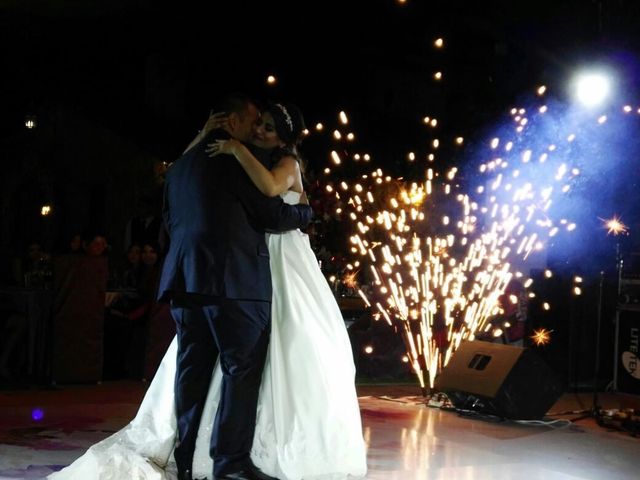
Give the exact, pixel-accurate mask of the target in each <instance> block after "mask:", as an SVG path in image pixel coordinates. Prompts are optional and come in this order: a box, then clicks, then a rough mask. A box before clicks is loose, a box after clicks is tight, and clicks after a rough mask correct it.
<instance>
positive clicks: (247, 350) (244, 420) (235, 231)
mask: <svg viewBox="0 0 640 480" xmlns="http://www.w3.org/2000/svg"><path fill="white" fill-rule="evenodd" d="M221 107H222V110H223V112H224V114H216V115H212V116H211V117H210V118H209V120H208V121H207V124H206V125H205V128H204V129H203V130H202V132H201V133H200V134H199V135H198V137H196V139H195V140H194V141H193V142H192V143H191V145H190V146H189V147H188V148H187V150H186V151H185V153H184V154H183V156H182V157H181V158H180V159H178V160H177V161H176V162H175V163H174V165H173V166H172V167H171V168H170V169H169V172H168V174H167V181H166V187H165V206H164V219H165V223H166V226H167V230H168V232H169V236H170V242H171V243H170V247H169V251H168V253H167V256H166V259H165V262H164V268H163V273H162V277H161V280H160V286H159V295H160V297H161V298H166V299H170V301H171V313H172V316H173V318H174V320H175V322H176V327H177V335H176V338H175V339H174V341H173V343H172V344H171V346H170V347H169V349H168V351H167V353H166V355H165V357H164V359H163V361H162V364H161V365H160V368H159V369H158V372H157V373H156V376H155V377H154V379H153V381H152V383H151V384H150V386H149V389H148V391H147V393H146V395H145V398H144V399H143V401H142V404H141V406H140V409H139V411H138V413H137V415H136V417H135V418H134V419H133V421H132V422H131V423H130V424H129V425H127V426H126V427H125V428H124V429H122V430H120V431H119V432H117V433H115V434H114V435H112V436H111V437H109V438H107V439H105V440H103V441H102V442H99V443H97V444H95V445H93V446H92V447H91V448H89V450H88V451H87V452H86V453H85V454H84V455H83V456H82V457H80V458H79V459H78V460H76V461H75V462H74V463H73V464H71V465H70V466H69V467H67V468H65V469H63V470H61V471H60V472H57V473H55V474H52V475H51V476H50V477H49V478H50V479H52V480H54V479H55V480H65V479H79V478H82V479H83V480H85V479H88V480H90V479H96V480H98V479H100V480H105V479H118V480H119V479H124V478H127V479H137V480H156V479H157V480H165V479H175V478H178V479H179V480H190V479H195V478H209V479H211V478H213V479H269V478H279V479H281V480H302V479H340V478H346V477H347V476H348V475H353V476H356V477H357V476H363V475H364V474H365V473H366V447H365V444H364V441H363V438H362V426H361V420H360V412H359V409H358V401H357V396H356V392H355V385H354V377H355V368H354V364H353V357H352V353H351V346H350V344H349V339H348V336H347V332H346V329H345V326H344V322H343V320H342V315H341V313H340V310H339V309H338V306H337V303H336V301H335V299H334V297H333V294H332V292H331V290H330V288H329V286H328V284H327V282H326V280H325V278H324V276H323V275H322V272H321V271H320V269H319V267H318V263H317V261H316V258H315V256H314V254H313V251H312V250H311V247H310V245H309V239H308V237H307V236H306V235H305V234H303V233H302V232H300V231H299V230H298V228H302V227H304V226H306V225H307V224H308V223H309V222H310V220H311V217H312V212H311V208H310V207H309V206H308V204H307V203H308V202H307V200H306V195H305V194H304V192H303V188H302V180H301V173H300V164H299V157H298V153H297V149H296V147H297V144H298V143H299V141H300V140H301V138H302V136H303V130H304V120H303V117H302V114H301V113H300V111H299V109H298V108H297V107H296V106H295V105H292V104H280V103H275V104H270V105H269V106H268V107H267V108H266V109H265V110H264V111H263V112H260V111H259V109H258V108H257V107H256V105H255V103H253V102H252V101H251V100H250V99H249V98H247V97H245V96H243V95H230V96H229V97H227V98H226V100H225V102H224V104H223V105H221ZM210 157H215V158H210ZM266 232H269V233H266ZM216 360H217V362H216Z"/></svg>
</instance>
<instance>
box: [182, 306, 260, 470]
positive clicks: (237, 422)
mask: <svg viewBox="0 0 640 480" xmlns="http://www.w3.org/2000/svg"><path fill="white" fill-rule="evenodd" d="M217 302H218V303H216V304H214V305H204V306H203V305H198V304H197V303H192V304H190V303H189V301H188V299H185V298H181V300H180V301H179V302H177V301H174V302H172V305H171V314H172V316H173V318H174V320H175V322H176V331H177V336H178V358H177V367H176V381H175V393H176V416H177V420H178V439H177V442H176V448H175V452H174V456H175V459H176V464H177V466H178V470H179V471H185V470H191V466H192V463H193V454H194V450H195V443H196V439H197V435H198V427H199V424H200V418H201V417H202V411H203V408H204V404H205V401H206V397H207V393H208V390H209V384H210V382H211V377H212V373H213V368H214V366H215V363H216V358H217V357H218V354H219V356H220V364H221V367H222V374H223V377H222V388H221V393H220V403H219V405H218V411H217V414H216V417H215V422H214V425H213V429H212V433H211V446H210V454H211V457H212V458H213V461H214V476H221V475H225V474H227V473H231V472H235V471H238V470H242V469H244V468H246V467H247V465H248V462H249V461H250V460H249V453H250V451H251V445H252V443H253V435H254V431H255V424H256V409H257V403H258V393H259V390H260V383H261V381H262V370H263V368H264V362H265V357H266V354H267V347H268V344H269V334H270V331H271V303H270V302H264V301H247V300H230V299H217Z"/></svg>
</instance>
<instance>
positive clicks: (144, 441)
mask: <svg viewBox="0 0 640 480" xmlns="http://www.w3.org/2000/svg"><path fill="white" fill-rule="evenodd" d="M283 199H284V200H285V201H286V202H287V203H290V204H295V203H298V201H299V199H300V194H299V193H296V192H287V193H286V194H285V195H283ZM267 243H268V246H269V254H270V257H271V261H270V262H271V277H272V281H273V303H272V321H271V340H270V344H269V350H268V353H267V360H266V364H265V368H264V373H263V377H262V385H261V387H260V398H259V401H258V414H257V420H256V432H255V436H254V440H253V447H252V450H251V458H252V460H253V462H254V463H255V464H256V465H257V466H258V467H259V468H260V469H261V470H262V471H263V472H264V473H266V474H268V475H271V476H274V477H277V478H279V479H282V480H300V479H314V480H315V479H318V480H320V479H322V480H325V479H327V480H328V479H331V480H333V479H336V480H337V479H344V478H347V476H348V475H352V476H355V477H360V476H364V475H365V474H366V469H367V467H366V447H365V443H364V440H363V438H362V425H361V420H360V411H359V408H358V400H357V396H356V391H355V385H354V377H355V367H354V364H353V357H352V353H351V345H350V343H349V338H348V336H347V331H346V328H345V325H344V322H343V319H342V315H341V313H340V310H339V309H338V305H337V303H336V301H335V299H334V297H333V294H332V292H331V290H330V288H329V286H328V284H327V282H326V280H325V278H324V276H323V275H322V272H321V271H320V268H319V267H318V263H317V260H316V258H315V255H314V253H313V251H312V250H311V247H310V245H309V238H308V237H307V235H305V234H304V233H302V232H300V231H299V230H292V231H289V232H285V233H281V234H271V235H268V238H267ZM176 351H177V343H176V340H175V339H174V341H173V342H172V343H171V346H170V347H169V349H168V350H167V353H166V354H165V357H164V359H163V360H162V363H161V365H160V367H159V369H158V372H157V373H156V376H155V377H154V379H153V381H152V382H151V384H150V386H149V389H148V391H147V393H146V395H145V397H144V399H143V401H142V404H141V405H140V410H139V411H138V414H137V415H136V417H135V418H134V419H133V421H132V422H131V423H130V424H129V425H127V426H126V427H125V428H123V429H122V430H120V431H119V432H117V433H115V434H114V435H112V436H110V437H108V438H106V439H105V440H103V441H101V442H99V443H97V444H95V445H93V446H92V447H91V448H89V450H88V451H87V452H86V453H85V454H84V455H83V456H81V457H80V458H79V459H77V460H76V461H75V462H74V463H73V464H71V465H70V466H68V467H66V468H65V469H63V470H61V471H60V472H57V473H54V474H52V475H50V476H49V477H48V478H49V479H51V480H72V479H73V480H77V479H82V480H123V479H128V480H173V479H175V478H176V469H175V463H174V462H173V454H172V452H173V446H174V437H175V434H176V418H175V414H174V391H173V385H174V376H175V368H176ZM221 380H222V372H221V370H220V366H219V365H218V366H216V368H215V369H214V374H213V378H212V381H211V386H210V388H209V394H208V397H207V402H206V406H205V408H204V412H203V416H202V421H201V424H200V430H199V432H198V440H197V444H196V451H195V456H194V463H193V477H194V478H205V477H207V478H209V479H210V478H211V472H212V470H213V467H212V460H211V458H210V457H209V440H210V438H211V428H212V426H213V419H214V416H215V413H216V408H217V406H218V399H219V395H220V384H221Z"/></svg>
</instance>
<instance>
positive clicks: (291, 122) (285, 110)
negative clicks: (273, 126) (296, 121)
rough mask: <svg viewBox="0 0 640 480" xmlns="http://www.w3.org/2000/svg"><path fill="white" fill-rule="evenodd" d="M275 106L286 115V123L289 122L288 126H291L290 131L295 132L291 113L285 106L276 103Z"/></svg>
mask: <svg viewBox="0 0 640 480" xmlns="http://www.w3.org/2000/svg"><path fill="white" fill-rule="evenodd" d="M274 105H275V106H276V107H278V108H279V109H280V110H282V113H283V114H284V121H285V122H287V125H288V126H289V130H291V131H292V132H293V120H291V115H289V112H287V109H286V108H285V107H284V105H282V104H280V103H274Z"/></svg>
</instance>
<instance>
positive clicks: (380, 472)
mask: <svg viewBox="0 0 640 480" xmlns="http://www.w3.org/2000/svg"><path fill="white" fill-rule="evenodd" d="M144 388H145V386H144V384H141V383H134V382H113V383H105V384H103V385H97V386H96V385H94V386H84V387H69V388H68V389H64V390H60V391H40V392H38V391H31V392H3V393H2V394H0V480H2V479H22V478H30V479H37V478H44V477H45V476H46V475H47V474H48V473H50V472H52V471H55V470H58V469H60V468H62V467H63V466H64V465H67V464H69V463H70V462H72V461H73V460H74V459H75V458H76V457H78V456H79V455H80V454H81V453H82V452H83V451H84V450H85V449H86V448H87V447H88V446H89V445H91V444H93V443H95V442H96V441H98V440H100V439H101V438H104V437H106V436H108V435H109V434H110V433H111V432H114V431H116V430H117V429H119V428H121V427H122V426H123V425H125V424H126V423H127V421H128V420H129V419H130V418H132V417H133V415H135V412H136V409H137V406H138V403H139V401H140V398H141V396H142V395H143V394H144ZM412 390H413V388H410V387H405V388H404V392H403V389H402V388H398V387H389V386H366V387H361V388H359V392H360V394H361V397H360V407H361V412H362V419H363V434H364V436H365V439H366V442H367V445H368V465H369V473H368V475H367V478H369V479H374V480H401V479H402V480H426V479H429V480H431V479H438V480H440V479H443V480H444V479H447V480H466V479H469V480H483V479H492V480H502V479H514V478H517V479H519V480H521V479H525V480H526V479H545V480H549V479H551V480H554V479H563V480H564V479H605V478H606V479H635V478H637V463H636V462H637V452H638V451H639V449H640V443H639V442H640V440H638V439H637V438H633V437H631V436H630V435H628V434H623V433H617V432H609V431H606V430H604V429H602V428H600V427H598V426H597V425H595V424H594V422H593V421H591V420H586V421H580V422H577V423H574V424H573V425H571V426H569V427H567V428H562V429H560V428H555V429H554V428H551V427H548V426H533V425H520V424H516V423H512V422H495V421H488V420H482V419H478V418H467V417H461V416H459V415H457V414H456V413H454V412H448V411H443V410H440V409H435V408H429V407H426V406H424V405H423V404H421V403H420V398H419V397H407V396H403V395H402V394H403V393H405V394H406V393H408V392H411V391H412ZM565 397H566V396H565ZM561 401H562V400H561ZM571 401H572V399H571V398H569V399H568V400H567V398H565V399H564V404H562V405H560V406H559V408H561V409H562V410H563V411H564V410H567V409H570V408H571V407H572V405H571ZM559 403H560V402H559ZM573 407H574V408H575V405H573Z"/></svg>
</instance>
